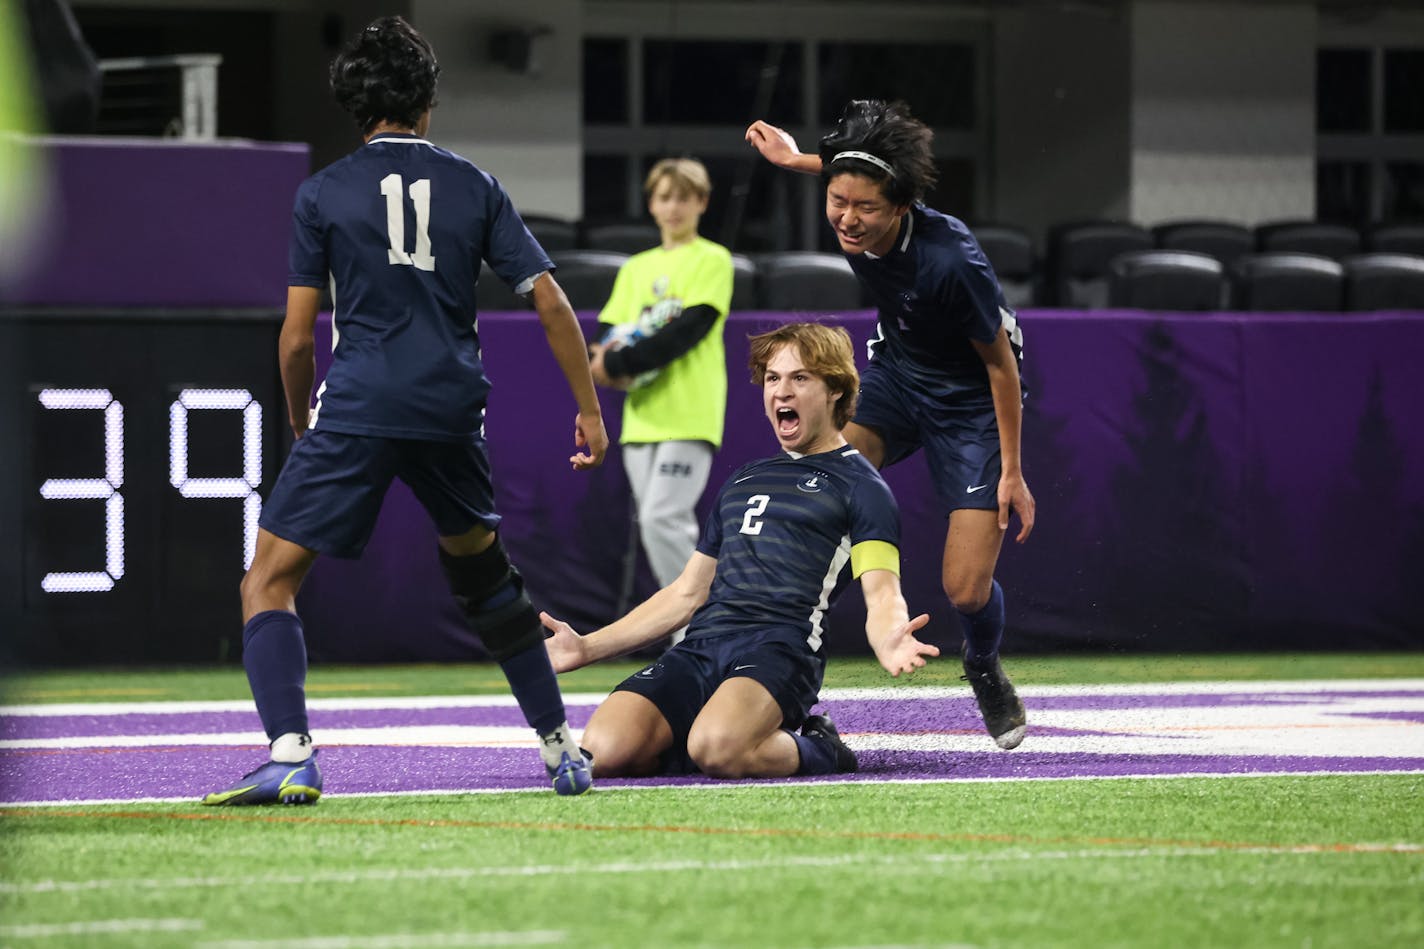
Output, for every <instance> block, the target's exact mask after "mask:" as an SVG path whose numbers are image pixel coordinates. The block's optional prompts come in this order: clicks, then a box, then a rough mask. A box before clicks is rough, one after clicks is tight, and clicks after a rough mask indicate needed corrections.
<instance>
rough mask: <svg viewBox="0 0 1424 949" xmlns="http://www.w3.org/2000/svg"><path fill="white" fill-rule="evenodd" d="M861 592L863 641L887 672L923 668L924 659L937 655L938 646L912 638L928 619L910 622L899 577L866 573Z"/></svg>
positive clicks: (883, 572) (890, 574) (861, 584)
mask: <svg viewBox="0 0 1424 949" xmlns="http://www.w3.org/2000/svg"><path fill="white" fill-rule="evenodd" d="M860 588H861V591H862V592H863V593H864V594H865V638H866V639H867V640H869V641H870V648H871V649H872V650H873V651H874V652H875V658H876V659H878V660H879V661H880V665H882V666H884V667H885V671H886V672H888V673H890V674H891V675H892V676H898V675H899V674H900V673H902V672H914V671H915V670H916V669H919V668H921V667H922V666H924V664H925V657H926V656H938V655H939V647H938V646H932V645H930V644H929V643H922V642H920V641H919V640H918V639H916V638H915V630H917V629H919V628H921V627H922V626H924V625H925V624H926V623H928V622H929V621H930V618H929V616H928V615H927V614H925V613H921V614H920V615H919V616H916V617H915V618H914V619H910V611H909V607H907V606H906V605H905V597H904V596H903V595H901V593H900V578H899V577H898V576H896V575H895V574H894V573H892V572H891V571H889V570H867V571H865V573H863V574H861V575H860Z"/></svg>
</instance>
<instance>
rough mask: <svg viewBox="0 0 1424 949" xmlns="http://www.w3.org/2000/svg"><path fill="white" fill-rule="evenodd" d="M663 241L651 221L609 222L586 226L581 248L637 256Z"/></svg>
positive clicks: (656, 227)
mask: <svg viewBox="0 0 1424 949" xmlns="http://www.w3.org/2000/svg"><path fill="white" fill-rule="evenodd" d="M661 241H662V234H661V233H660V232H659V231H658V226H657V225H656V224H653V223H652V222H651V221H607V222H604V223H601V224H587V225H585V226H584V229H583V241H582V242H581V246H583V247H586V248H588V249H589V250H611V251H613V252H615V253H619V254H636V253H639V252H641V251H645V250H649V249H651V248H653V247H657V246H658V244H659V243H660V242H661Z"/></svg>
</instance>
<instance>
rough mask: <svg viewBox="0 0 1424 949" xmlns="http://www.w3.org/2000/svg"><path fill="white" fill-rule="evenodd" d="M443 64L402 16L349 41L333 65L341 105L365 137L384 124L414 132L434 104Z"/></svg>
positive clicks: (334, 91)
mask: <svg viewBox="0 0 1424 949" xmlns="http://www.w3.org/2000/svg"><path fill="white" fill-rule="evenodd" d="M439 76H440V64H439V63H437V62H436V61H435V50H433V49H431V47H430V43H429V42H428V41H427V40H426V39H425V37H423V36H421V35H420V34H419V33H418V32H416V30H415V27H413V26H411V25H410V24H409V23H407V22H406V21H405V20H404V19H403V18H402V17H398V16H387V17H381V18H380V19H379V20H376V21H375V22H373V23H372V24H371V25H370V26H368V27H366V28H365V29H364V30H362V31H361V32H360V33H358V34H357V35H356V36H354V37H353V38H352V39H351V41H350V42H348V43H347V44H346V45H345V46H344V47H343V48H342V50H341V52H340V53H338V54H337V56H336V58H335V59H334V60H332V61H331V92H332V95H334V96H335V97H336V104H337V105H339V106H341V108H343V109H345V110H346V111H347V112H350V113H351V116H352V117H353V118H354V119H355V120H356V125H357V126H358V127H360V129H361V133H362V134H363V135H365V134H368V133H370V131H371V129H373V128H375V127H376V126H377V125H379V124H380V123H381V121H382V120H386V121H390V122H393V123H396V124H398V125H402V126H406V127H409V128H414V127H415V125H416V122H418V121H419V120H420V117H421V116H422V115H424V114H425V112H426V110H427V109H429V108H431V107H432V106H434V105H435V82H436V80H437V79H438V78H439Z"/></svg>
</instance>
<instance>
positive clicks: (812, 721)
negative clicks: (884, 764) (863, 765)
mask: <svg viewBox="0 0 1424 949" xmlns="http://www.w3.org/2000/svg"><path fill="white" fill-rule="evenodd" d="M801 734H802V735H804V736H805V737H807V738H815V739H817V740H818V741H823V742H825V743H826V744H828V745H830V746H831V750H832V751H834V752H835V754H836V774H850V773H851V772H853V771H855V770H856V769H857V768H859V767H860V762H859V761H857V760H856V758H855V752H853V751H851V750H850V747H849V746H847V745H846V743H845V742H843V741H841V733H840V732H838V731H836V726H835V725H834V724H833V723H832V722H831V720H830V719H829V718H827V717H826V716H824V715H808V716H806V721H805V723H804V724H802V726H801Z"/></svg>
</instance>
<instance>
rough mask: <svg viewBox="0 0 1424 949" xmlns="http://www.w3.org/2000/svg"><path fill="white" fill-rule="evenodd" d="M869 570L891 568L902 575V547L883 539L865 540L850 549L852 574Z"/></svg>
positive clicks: (855, 574) (853, 575) (858, 574)
mask: <svg viewBox="0 0 1424 949" xmlns="http://www.w3.org/2000/svg"><path fill="white" fill-rule="evenodd" d="M867 570H889V571H890V572H891V573H893V574H895V576H897V577H898V576H899V575H900V548H899V547H896V546H895V545H894V544H888V543H886V542H885V541H883V540H863V541H861V542H860V543H858V544H856V545H855V546H854V547H852V548H851V549H850V575H851V576H852V577H859V576H860V575H861V574H862V573H865V571H867Z"/></svg>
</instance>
